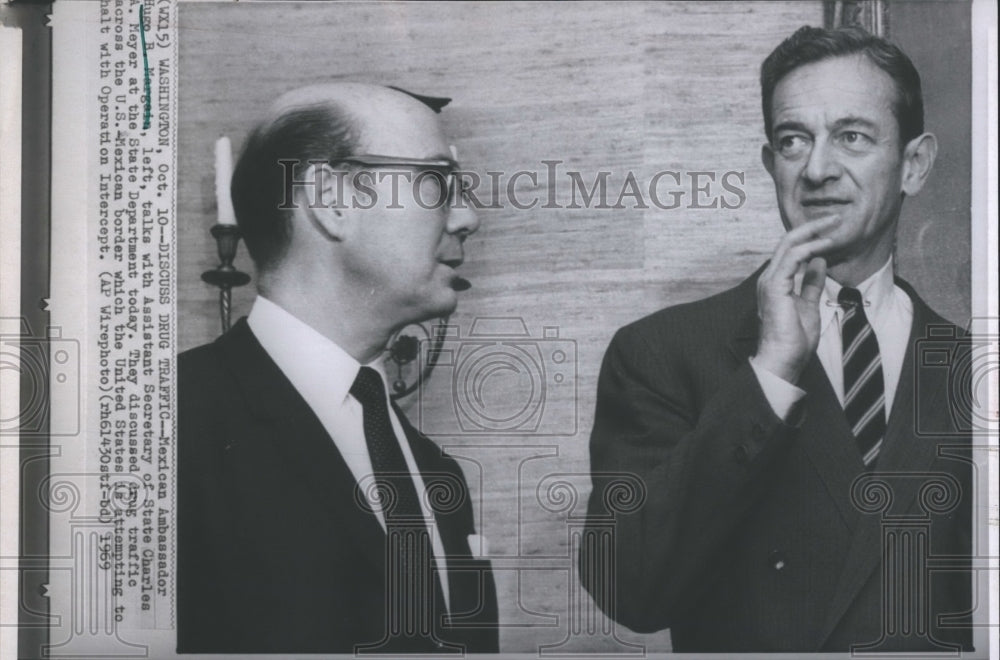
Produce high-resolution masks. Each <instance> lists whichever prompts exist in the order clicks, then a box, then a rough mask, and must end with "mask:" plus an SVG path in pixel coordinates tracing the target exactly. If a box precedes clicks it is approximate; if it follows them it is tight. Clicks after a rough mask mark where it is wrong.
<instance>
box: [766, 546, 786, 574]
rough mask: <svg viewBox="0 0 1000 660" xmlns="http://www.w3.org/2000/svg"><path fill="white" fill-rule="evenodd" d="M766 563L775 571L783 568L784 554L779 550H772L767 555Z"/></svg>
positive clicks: (784, 562)
mask: <svg viewBox="0 0 1000 660" xmlns="http://www.w3.org/2000/svg"><path fill="white" fill-rule="evenodd" d="M767 565H768V566H770V567H771V568H773V569H774V570H776V571H780V570H783V569H784V568H785V566H787V565H788V564H787V562H786V561H785V554H784V553H783V552H781V551H780V550H774V551H772V552H771V554H769V555H768V556H767Z"/></svg>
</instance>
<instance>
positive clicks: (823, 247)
mask: <svg viewBox="0 0 1000 660" xmlns="http://www.w3.org/2000/svg"><path fill="white" fill-rule="evenodd" d="M838 221H839V219H838V218H837V217H836V216H832V217H826V218H821V219H819V220H815V221H812V222H807V223H805V224H803V225H800V226H798V227H795V228H794V229H792V230H791V231H789V232H788V233H786V234H785V236H784V237H783V238H782V239H781V241H780V242H779V243H778V247H777V248H776V249H775V251H774V256H773V257H772V258H771V262H770V263H769V264H768V265H767V268H765V269H764V272H763V273H761V276H760V279H758V280H757V313H758V315H759V316H760V339H759V342H758V344H757V356H756V357H755V358H754V364H755V365H757V366H760V367H763V368H765V369H767V370H768V371H770V372H771V373H773V374H775V375H777V376H780V377H781V378H783V379H785V380H786V381H788V382H790V383H793V384H794V383H796V382H798V379H799V376H800V375H801V373H802V370H803V369H804V368H805V366H806V363H807V362H808V361H809V356H810V355H812V353H813V351H815V350H816V345H817V344H818V343H819V330H820V328H819V298H820V294H821V293H822V291H823V283H824V281H825V280H826V259H824V258H823V256H822V255H823V254H824V253H825V252H826V251H827V250H829V249H830V248H831V247H832V245H833V241H832V240H831V239H830V238H829V237H827V236H824V235H823V233H824V231H826V230H829V229H832V228H833V227H834V226H836V224H837V222H838ZM800 271H804V273H803V277H802V286H801V289H800V291H799V292H798V293H796V292H795V276H796V274H797V273H799V272H800Z"/></svg>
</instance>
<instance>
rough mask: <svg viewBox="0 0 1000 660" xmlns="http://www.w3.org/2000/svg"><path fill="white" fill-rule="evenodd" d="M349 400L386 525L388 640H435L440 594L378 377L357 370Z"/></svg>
mask: <svg viewBox="0 0 1000 660" xmlns="http://www.w3.org/2000/svg"><path fill="white" fill-rule="evenodd" d="M351 395H352V396H354V398H355V399H357V400H358V401H359V402H360V403H361V406H362V409H363V411H364V430H365V442H366V443H367V444H368V453H369V455H370V457H371V461H372V472H373V476H374V477H375V484H376V488H377V492H378V493H379V498H380V502H381V505H382V515H383V517H384V519H385V525H386V533H387V543H388V546H387V547H388V554H387V558H388V561H387V563H386V571H387V574H386V585H387V592H386V597H387V612H386V614H387V628H388V630H387V633H388V636H389V637H392V638H396V637H405V638H413V637H425V638H430V637H436V635H435V634H434V631H435V629H437V628H438V625H436V624H437V622H436V621H435V619H439V618H440V615H441V614H443V613H444V612H445V608H444V597H443V592H442V590H441V583H440V582H439V580H438V578H437V575H436V571H435V567H436V564H435V561H434V551H433V545H432V543H431V539H430V534H429V531H428V529H427V525H426V524H425V521H424V511H423V509H422V508H421V506H420V499H419V497H418V495H417V489H416V486H415V485H414V483H413V475H412V474H411V473H410V470H409V467H408V466H407V464H406V459H405V458H404V457H403V450H402V449H401V448H400V446H399V442H400V441H399V439H398V438H397V437H396V433H395V432H394V430H393V428H392V422H391V421H390V419H389V407H388V405H387V403H386V395H385V386H384V385H383V383H382V377H381V376H380V375H379V374H378V372H377V371H375V370H374V369H372V368H371V367H361V370H360V371H359V372H358V376H357V378H356V379H355V380H354V384H353V385H352V386H351Z"/></svg>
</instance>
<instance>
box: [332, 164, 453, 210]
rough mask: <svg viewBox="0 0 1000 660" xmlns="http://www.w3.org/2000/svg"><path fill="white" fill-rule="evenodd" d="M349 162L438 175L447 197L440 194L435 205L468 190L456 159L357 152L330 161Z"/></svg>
mask: <svg viewBox="0 0 1000 660" xmlns="http://www.w3.org/2000/svg"><path fill="white" fill-rule="evenodd" d="M334 163H350V164H352V165H361V166H362V167H372V168H384V167H411V168H414V169H417V170H420V171H421V173H423V172H432V173H435V174H436V175H437V176H438V181H439V183H440V184H441V189H442V190H447V197H445V196H444V195H442V196H441V197H440V198H439V199H438V204H437V206H441V205H442V204H444V203H445V202H447V203H448V205H449V206H451V205H452V204H455V203H457V202H458V196H459V195H461V196H462V197H463V198H464V197H465V195H466V194H468V192H469V188H470V186H469V183H468V181H466V180H465V178H464V177H463V176H462V172H461V170H459V164H458V162H457V161H455V160H452V159H451V158H397V157H395V156H383V155H380V154H359V155H357V156H344V157H343V158H337V159H336V160H334V161H332V162H331V165H332V164H334ZM420 177H421V175H419V174H418V175H417V180H416V181H415V183H420V180H421V179H420Z"/></svg>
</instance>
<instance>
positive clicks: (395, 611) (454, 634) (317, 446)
mask: <svg viewBox="0 0 1000 660" xmlns="http://www.w3.org/2000/svg"><path fill="white" fill-rule="evenodd" d="M435 101H440V100H439V99H438V100H436V99H429V98H426V97H420V96H417V95H413V94H409V93H406V92H403V91H401V90H396V89H391V88H386V87H379V86H373V85H362V84H336V85H324V86H314V87H308V88H304V89H299V90H295V91H293V92H290V93H288V94H286V95H285V96H283V97H281V98H280V99H279V100H278V101H277V102H276V103H275V105H274V106H273V107H272V108H271V109H270V110H269V111H268V113H267V115H266V116H265V118H264V119H263V120H262V121H261V123H260V124H259V125H258V127H257V128H256V129H255V130H254V131H253V133H252V134H251V135H250V136H249V138H248V139H247V142H246V145H245V147H244V150H243V153H242V155H241V157H240V159H239V162H238V163H237V166H236V169H235V172H234V174H233V180H232V189H231V191H232V198H233V204H234V207H235V210H236V215H237V220H238V223H239V226H240V229H241V231H242V234H243V238H244V240H245V242H246V245H247V249H248V251H249V253H250V256H251V258H252V259H253V261H254V264H255V266H256V271H257V289H258V293H259V295H258V296H257V299H256V300H255V302H254V304H253V308H252V310H251V312H250V314H249V316H248V317H246V318H243V319H240V320H239V321H238V322H237V323H235V324H234V326H233V328H232V329H231V330H230V331H229V332H227V333H225V334H224V335H223V336H222V337H220V338H219V339H218V340H216V341H215V342H213V343H211V344H208V345H205V346H201V347H198V348H195V349H193V350H191V351H188V352H186V353H183V354H182V355H181V356H180V358H179V388H178V392H179V415H178V459H179V468H178V507H179V510H178V522H179V532H178V582H177V594H178V609H177V611H178V651H179V652H182V653H187V652H230V653H232V652H329V653H355V652H357V653H365V652H372V653H433V652H457V651H462V650H464V651H466V652H491V651H496V650H497V629H496V620H497V607H496V593H495V587H494V583H493V576H492V573H491V571H490V564H489V561H488V560H485V559H483V558H482V554H483V552H482V547H481V545H480V543H479V542H478V537H477V536H476V534H475V531H476V530H475V528H474V520H473V518H474V516H473V505H472V501H471V499H470V497H469V492H468V488H467V485H466V481H465V478H464V476H463V473H462V471H461V469H460V468H459V466H458V464H457V463H456V462H455V461H454V460H453V459H451V458H450V457H448V456H447V455H445V454H444V453H443V452H442V451H441V449H440V448H439V447H438V446H437V445H435V444H434V443H433V442H431V441H430V440H428V439H427V438H426V437H424V436H423V435H421V434H420V433H419V432H418V431H417V430H415V429H414V428H413V427H412V426H411V425H410V424H409V423H408V421H407V420H406V417H405V416H404V415H403V413H402V411H400V410H399V409H398V408H396V407H395V405H394V404H393V403H392V401H391V400H390V398H389V396H388V394H387V387H386V385H385V383H386V379H385V375H384V373H383V372H382V369H381V366H380V359H379V358H380V356H381V355H382V353H383V351H384V350H385V347H386V344H387V342H388V340H389V338H390V337H391V336H392V335H393V333H395V332H396V331H397V330H399V329H400V328H402V327H404V326H405V325H407V324H410V323H414V322H419V321H423V320H426V319H429V318H434V317H438V316H442V315H446V314H449V313H450V312H452V311H453V310H454V309H455V306H456V304H457V292H458V291H460V290H463V289H465V288H467V287H468V282H467V281H465V280H464V279H463V278H461V277H460V276H459V275H458V274H457V273H456V269H457V268H458V267H459V266H460V264H461V263H462V260H463V247H462V245H463V241H464V240H465V238H466V237H467V236H468V235H470V234H472V233H473V232H475V231H476V229H477V228H478V220H477V218H476V216H475V214H474V212H473V211H472V209H471V208H470V206H469V205H468V204H467V203H462V202H463V201H464V198H463V192H462V189H461V185H460V182H459V181H458V179H459V177H458V176H457V174H456V169H457V163H456V162H455V161H454V159H453V153H454V152H453V150H452V149H451V148H450V146H449V144H448V141H447V140H446V138H445V135H444V133H443V132H442V129H441V126H440V124H439V122H438V117H437V114H436V113H437V112H438V111H439V110H440V106H441V105H442V104H441V103H435Z"/></svg>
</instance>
